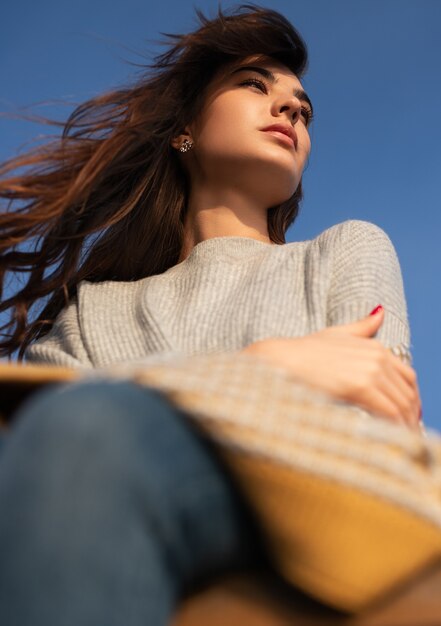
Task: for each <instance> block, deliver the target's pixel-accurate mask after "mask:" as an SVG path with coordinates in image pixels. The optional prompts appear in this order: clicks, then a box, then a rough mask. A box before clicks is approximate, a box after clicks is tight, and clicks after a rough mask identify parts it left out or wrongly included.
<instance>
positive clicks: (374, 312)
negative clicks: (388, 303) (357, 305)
mask: <svg viewBox="0 0 441 626" xmlns="http://www.w3.org/2000/svg"><path fill="white" fill-rule="evenodd" d="M382 310H383V307H382V306H381V304H379V305H378V306H376V307H375V309H373V310H372V311H371V312H370V313H369V315H375V314H376V313H379V312H380V311H382Z"/></svg>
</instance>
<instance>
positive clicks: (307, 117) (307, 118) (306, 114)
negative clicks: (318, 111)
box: [300, 107, 313, 126]
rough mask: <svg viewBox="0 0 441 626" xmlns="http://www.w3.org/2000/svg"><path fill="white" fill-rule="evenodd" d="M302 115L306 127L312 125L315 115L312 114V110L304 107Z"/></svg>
mask: <svg viewBox="0 0 441 626" xmlns="http://www.w3.org/2000/svg"><path fill="white" fill-rule="evenodd" d="M300 115H301V116H302V117H303V120H304V122H305V125H306V126H309V125H310V123H311V122H312V118H313V114H312V111H311V109H309V108H307V107H302V108H301V109H300Z"/></svg>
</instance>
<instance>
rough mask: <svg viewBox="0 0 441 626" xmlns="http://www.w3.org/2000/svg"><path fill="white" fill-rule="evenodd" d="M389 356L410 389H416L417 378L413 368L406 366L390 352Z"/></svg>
mask: <svg viewBox="0 0 441 626" xmlns="http://www.w3.org/2000/svg"><path fill="white" fill-rule="evenodd" d="M390 356H391V359H392V360H393V362H394V364H395V367H396V368H397V369H398V370H399V372H400V373H401V375H402V376H403V378H404V379H405V380H406V381H407V382H408V384H409V385H410V386H411V387H412V388H416V389H418V377H417V374H416V372H415V370H414V369H413V367H411V366H410V365H407V363H404V362H403V361H402V360H401V359H400V357H398V356H397V355H396V354H393V353H392V352H390Z"/></svg>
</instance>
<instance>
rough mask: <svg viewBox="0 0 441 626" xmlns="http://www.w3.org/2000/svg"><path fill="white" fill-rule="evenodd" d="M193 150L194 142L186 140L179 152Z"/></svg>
mask: <svg viewBox="0 0 441 626" xmlns="http://www.w3.org/2000/svg"><path fill="white" fill-rule="evenodd" d="M192 148H193V142H192V141H190V139H184V141H183V142H182V144H181V147H180V148H179V152H188V151H189V150H191V149H192Z"/></svg>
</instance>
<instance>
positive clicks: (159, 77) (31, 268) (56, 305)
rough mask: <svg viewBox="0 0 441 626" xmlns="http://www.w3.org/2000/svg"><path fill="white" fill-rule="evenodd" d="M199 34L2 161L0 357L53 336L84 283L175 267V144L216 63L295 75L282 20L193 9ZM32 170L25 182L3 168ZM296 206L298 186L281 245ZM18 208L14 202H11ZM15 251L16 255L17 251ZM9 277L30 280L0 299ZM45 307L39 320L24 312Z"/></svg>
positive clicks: (281, 214)
mask: <svg viewBox="0 0 441 626" xmlns="http://www.w3.org/2000/svg"><path fill="white" fill-rule="evenodd" d="M196 14H197V16H198V19H199V22H200V27H199V28H198V29H197V30H195V31H193V32H191V33H189V34H185V35H180V34H168V33H161V35H164V36H165V37H166V38H167V39H166V40H165V41H163V42H162V43H163V44H165V45H167V51H166V52H164V53H162V54H159V55H157V56H155V57H153V63H150V64H145V65H143V66H142V67H143V73H142V75H141V78H139V79H137V80H136V81H135V82H133V83H132V84H129V86H124V87H123V88H119V89H115V90H112V91H109V92H106V93H104V94H102V95H99V96H98V97H95V98H92V99H90V100H88V101H86V102H84V103H82V104H80V105H79V106H77V107H76V108H75V109H74V111H73V112H72V113H71V114H70V115H69V117H68V119H67V121H66V122H65V123H64V122H59V121H54V120H49V119H46V118H44V123H46V124H51V125H55V126H61V127H63V132H62V134H61V135H60V136H59V137H56V139H55V140H53V141H50V142H48V143H46V144H45V145H44V146H40V147H37V148H34V149H32V150H29V151H28V152H27V153H26V154H24V155H21V156H18V157H14V158H12V159H9V160H7V161H5V162H4V163H2V164H0V198H2V199H6V200H8V201H9V202H8V203H7V206H6V207H5V206H3V207H2V210H1V213H0V313H2V312H4V311H7V310H8V309H10V319H9V321H8V322H7V323H5V324H4V325H3V326H1V327H0V331H6V332H1V336H2V337H3V338H4V339H3V340H2V341H1V342H0V356H9V358H11V356H12V354H13V353H14V351H16V350H19V353H18V360H19V361H21V360H22V359H23V356H24V353H25V349H26V347H27V346H28V345H29V344H30V343H32V341H34V340H36V339H38V338H40V337H43V336H44V335H46V334H47V333H48V332H49V330H50V329H51V327H52V325H53V323H54V321H55V318H56V317H57V315H58V313H59V312H60V311H61V309H62V308H63V307H64V306H66V305H67V304H68V302H69V301H70V300H71V299H72V298H73V297H74V296H75V295H76V290H77V285H78V283H79V282H81V281H83V280H87V281H90V282H99V281H105V280H114V281H135V280H139V279H141V278H144V277H146V276H151V275H154V274H159V273H162V272H164V271H165V270H167V269H168V268H170V267H172V266H173V265H175V264H176V263H177V262H178V259H179V255H180V252H181V248H182V245H183V235H184V218H185V213H186V207H187V201H188V194H189V185H188V179H187V176H186V174H185V172H184V170H183V166H182V164H181V163H180V160H179V155H178V154H177V151H176V150H175V149H174V148H172V147H171V145H170V141H171V139H172V138H173V137H176V136H178V135H179V134H180V133H182V131H183V129H184V127H185V126H186V125H187V124H189V123H190V122H191V121H193V120H194V119H195V118H196V117H197V115H198V113H199V112H200V111H201V109H202V106H203V104H204V94H205V91H206V88H207V86H208V84H209V82H210V80H212V78H213V77H214V76H215V74H216V73H217V72H218V71H219V70H221V69H222V67H223V66H225V65H227V64H229V63H231V62H235V61H237V60H240V59H242V58H245V57H247V56H250V55H255V54H258V55H265V56H268V57H272V58H273V59H276V60H278V61H280V62H282V63H283V64H284V65H286V66H287V67H288V68H289V69H290V70H291V71H292V72H293V73H294V74H296V75H297V76H298V77H299V78H300V77H301V76H302V75H303V74H304V72H305V69H306V65H307V49H306V45H305V43H304V41H303V40H302V38H301V37H300V35H299V34H298V33H297V31H296V30H295V28H293V26H292V25H291V24H290V23H289V22H288V21H287V20H286V18H284V17H283V16H282V15H281V14H280V13H278V12H276V11H273V10H270V9H265V8H262V7H258V6H256V5H254V4H242V5H239V6H238V7H237V8H236V9H234V10H232V11H230V12H229V13H223V12H222V10H221V8H220V6H219V8H218V14H217V17H216V18H215V19H212V20H209V19H207V18H206V17H205V16H204V15H203V14H202V12H201V11H200V10H199V9H196ZM23 166H33V167H31V169H30V170H27V172H26V173H24V174H19V175H15V176H12V175H11V174H9V176H8V177H6V175H7V174H8V173H9V172H12V171H14V170H16V169H17V168H21V167H23ZM301 199H302V187H301V183H300V185H299V186H298V188H297V190H296V192H295V193H294V195H293V196H292V197H291V198H290V199H288V200H287V201H285V202H284V203H283V204H280V205H278V206H274V207H269V208H268V232H269V236H270V239H271V240H272V241H273V242H274V243H278V244H281V243H282V244H283V243H285V233H286V231H287V229H288V227H289V226H290V225H291V224H292V223H293V221H294V220H295V218H296V216H297V214H298V210H299V202H300V200H301ZM19 202H20V205H19V206H17V203H19ZM20 246H22V247H24V249H18V248H19V247H20ZM7 272H16V273H22V274H24V273H29V274H30V275H29V277H28V280H27V282H26V284H25V285H24V286H23V287H22V288H21V289H19V290H18V291H17V292H16V293H15V294H14V295H13V296H12V297H9V298H7V299H5V300H2V298H3V290H4V282H5V277H6V273H7ZM42 300H43V302H44V306H43V308H42V310H41V312H40V314H39V315H38V317H37V318H36V319H35V320H33V321H30V320H29V318H30V308H31V307H32V306H33V305H34V304H35V303H36V302H41V301H42Z"/></svg>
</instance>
